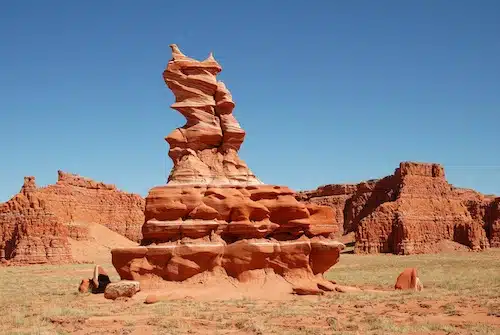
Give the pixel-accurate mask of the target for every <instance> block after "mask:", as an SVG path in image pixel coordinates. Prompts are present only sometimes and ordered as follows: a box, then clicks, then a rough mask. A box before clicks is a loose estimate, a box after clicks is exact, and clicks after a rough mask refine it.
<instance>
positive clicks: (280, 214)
mask: <svg viewBox="0 0 500 335" xmlns="http://www.w3.org/2000/svg"><path fill="white" fill-rule="evenodd" d="M171 47H172V59H171V60H170V62H169V63H168V65H167V69H166V70H165V72H164V73H163V77H164V80H165V83H166V84H167V86H168V87H169V88H170V89H171V90H172V91H173V93H174V95H175V97H176V102H175V103H174V104H173V105H172V108H173V109H176V110H178V111H179V112H180V113H181V114H183V115H184V116H185V117H186V119H187V123H186V125H185V126H183V127H181V128H177V129H176V130H174V132H172V133H171V134H170V135H169V136H167V137H166V140H167V142H168V143H169V144H170V151H169V156H170V158H171V159H172V161H173V163H174V166H173V168H172V172H171V174H170V177H169V180H168V183H167V185H164V186H157V187H154V188H152V189H151V190H150V191H149V194H148V196H147V198H146V206H145V212H144V213H145V221H144V225H143V227H142V234H143V240H142V243H141V246H138V247H135V248H117V249H113V250H112V259H113V265H114V266H115V268H116V270H117V272H118V273H119V275H120V277H121V278H122V279H126V280H136V281H139V282H141V287H148V286H150V285H152V283H154V282H157V281H158V280H159V281H178V282H181V281H185V280H187V279H190V278H194V277H196V276H199V275H203V274H204V273H223V274H224V275H225V276H229V277H231V278H236V279H237V280H238V281H239V282H249V281H252V280H253V279H254V278H256V277H261V276H266V275H267V274H273V275H278V276H281V278H285V279H286V281H287V282H288V283H292V284H291V285H292V286H293V290H295V291H297V292H299V291H300V292H318V291H322V290H323V289H322V288H324V289H327V288H328V287H329V286H330V283H329V282H328V281H326V280H325V279H323V277H322V275H323V273H324V272H325V271H327V270H328V269H329V268H330V267H331V266H333V265H334V264H335V263H337V261H338V258H339V255H340V251H341V250H342V248H343V247H344V246H343V244H342V243H339V242H336V241H334V240H333V239H332V238H331V236H332V235H335V234H336V233H337V231H338V225H336V224H335V220H334V213H333V211H332V209H331V208H330V207H328V206H320V205H316V204H303V203H300V202H299V201H297V199H296V198H295V192H293V191H292V190H290V189H289V188H288V187H285V186H275V185H266V184H263V183H262V182H261V181H260V180H258V179H257V178H256V177H255V175H254V174H253V173H252V172H251V171H250V169H249V168H248V167H247V165H246V164H245V162H244V161H243V160H241V159H240V158H239V157H238V150H239V148H240V146H241V144H242V142H243V139H244V137H245V132H244V131H243V129H242V128H241V127H240V125H239V123H238V122H237V121H236V119H235V118H234V116H233V114H232V111H233V108H234V106H235V104H234V102H233V101H232V98H231V94H230V93H229V91H228V90H227V88H226V86H225V85H224V84H223V83H221V82H218V81H217V79H216V74H217V73H219V72H220V71H221V67H220V65H219V64H218V63H217V61H216V60H215V59H214V58H213V56H212V55H210V56H209V57H208V58H207V59H206V60H204V61H202V62H199V61H196V60H194V59H191V58H189V57H186V56H185V55H183V54H182V53H181V52H180V50H179V49H178V47H177V46H175V45H172V46H171ZM321 287H322V288H321ZM290 292H292V290H291V291H290Z"/></svg>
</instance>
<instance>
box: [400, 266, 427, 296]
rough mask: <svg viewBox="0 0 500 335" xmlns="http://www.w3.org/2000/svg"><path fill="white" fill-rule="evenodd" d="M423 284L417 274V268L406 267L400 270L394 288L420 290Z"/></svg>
mask: <svg viewBox="0 0 500 335" xmlns="http://www.w3.org/2000/svg"><path fill="white" fill-rule="evenodd" d="M423 288H424V286H423V285H422V283H421V282H420V278H418V276H417V269H415V268H407V269H404V270H403V272H401V273H400V274H399V276H398V278H397V279H396V284H395V285H394V289H395V290H415V291H422V290H423Z"/></svg>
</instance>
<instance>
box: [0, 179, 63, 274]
mask: <svg viewBox="0 0 500 335" xmlns="http://www.w3.org/2000/svg"><path fill="white" fill-rule="evenodd" d="M33 186H34V180H33V178H30V177H28V178H25V185H24V187H23V188H22V189H21V192H20V193H19V194H17V195H16V196H15V197H13V198H12V199H11V200H9V201H7V202H5V203H3V204H0V251H2V255H3V256H4V257H5V258H6V259H7V260H8V261H11V262H14V263H21V264H38V263H66V262H70V261H71V260H72V258H71V250H70V247H69V243H68V240H67V237H68V235H69V231H68V228H67V227H66V226H65V225H64V224H63V223H62V222H61V221H60V220H59V218H58V217H57V216H55V215H54V214H53V213H51V212H50V211H49V210H48V209H47V208H46V206H45V203H44V201H43V200H42V199H40V198H38V197H37V196H36V195H35V194H33V193H32V192H31V191H32V187H33Z"/></svg>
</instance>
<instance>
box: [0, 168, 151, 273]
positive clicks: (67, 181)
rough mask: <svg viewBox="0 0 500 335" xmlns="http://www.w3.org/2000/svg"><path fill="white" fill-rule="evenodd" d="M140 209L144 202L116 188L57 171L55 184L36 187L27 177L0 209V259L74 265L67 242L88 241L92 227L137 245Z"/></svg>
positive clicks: (142, 215) (19, 262)
mask: <svg viewBox="0 0 500 335" xmlns="http://www.w3.org/2000/svg"><path fill="white" fill-rule="evenodd" d="M143 210H144V199H142V198H141V197H140V196H139V195H136V194H130V193H125V192H121V191H119V190H118V189H117V188H116V187H115V186H114V185H109V184H105V183H102V182H97V181H94V180H92V179H89V178H84V177H80V176H78V175H75V174H71V173H66V172H63V171H58V179H57V182H56V183H55V184H54V185H48V186H45V187H38V186H37V185H36V181H35V177H33V176H28V177H25V178H24V183H23V186H22V187H21V190H20V192H19V193H18V194H17V195H15V196H14V197H13V198H12V199H10V200H9V201H7V202H5V203H2V204H0V256H3V257H2V258H3V259H4V260H5V261H9V262H11V263H14V264H38V263H67V262H73V261H74V259H73V255H72V249H71V245H70V243H69V239H72V240H78V241H82V240H90V239H91V236H90V235H89V225H91V224H99V225H103V226H105V227H108V228H109V229H110V230H112V231H115V232H117V233H119V234H121V235H123V236H126V237H127V238H129V239H131V240H135V241H137V242H138V241H140V240H141V238H142V234H141V225H142V223H143V221H144V213H143ZM88 261H93V260H92V259H89V260H88Z"/></svg>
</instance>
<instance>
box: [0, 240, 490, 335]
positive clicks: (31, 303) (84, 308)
mask: <svg viewBox="0 0 500 335" xmlns="http://www.w3.org/2000/svg"><path fill="white" fill-rule="evenodd" d="M104 266H105V268H106V269H107V270H108V271H109V272H110V273H111V277H112V280H118V277H117V275H116V272H115V271H114V270H113V268H112V266H111V265H109V264H104ZM405 267H417V268H418V269H419V276H420V278H421V279H422V281H423V283H424V286H425V289H424V291H423V292H395V291H392V289H391V288H392V286H393V285H394V281H395V278H396V277H397V275H398V274H399V272H400V271H401V270H402V269H403V268H405ZM91 273H92V265H90V264H79V265H60V266H30V267H4V268H0V309H1V310H3V311H5V312H4V313H1V314H0V333H1V334H500V250H490V251H488V252H482V253H472V252H467V253H446V254H439V255H417V256H390V255H370V256H359V255H350V254H343V255H342V256H341V259H340V262H339V263H338V264H337V265H336V266H334V267H333V268H332V269H331V270H330V272H329V273H328V274H327V277H328V278H329V279H331V280H335V281H336V282H338V283H340V284H342V285H347V286H353V287H357V288H360V289H362V290H357V291H355V292H348V293H340V292H328V293H326V294H324V295H321V296H297V295H293V294H289V293H286V292H285V291H286V290H285V291H281V292H280V289H279V287H280V286H279V285H277V283H276V282H274V283H273V282H272V280H271V282H269V281H258V280H257V281H255V282H253V283H250V285H249V286H247V287H244V286H239V287H235V286H234V285H233V284H234V282H231V280H226V281H225V282H224V281H221V279H220V278H217V276H214V277H213V278H202V280H200V281H199V282H198V283H196V282H195V281H193V282H191V283H190V286H189V285H187V286H182V285H179V284H175V283H171V284H169V287H168V288H166V289H163V291H162V292H161V294H162V298H163V300H162V301H160V302H158V303H156V304H152V305H147V304H144V299H145V297H146V296H147V295H148V294H149V293H152V292H154V290H153V291H150V292H147V291H144V290H143V291H141V292H139V293H138V294H137V295H136V296H134V297H133V298H131V299H122V300H117V301H110V300H106V299H104V297H103V296H102V295H91V294H83V295H82V294H78V293H77V292H76V289H77V286H78V283H79V280H80V279H81V278H85V277H88V276H90V275H91ZM267 279H269V278H267ZM267 279H266V280H267ZM211 280H212V282H211ZM212 284H214V285H212ZM236 286H238V285H236ZM282 287H286V285H283V286H282ZM368 289H373V290H375V291H377V292H373V291H369V290H368ZM380 291H383V292H380ZM256 292H260V293H259V294H256ZM156 293H158V292H157V291H156Z"/></svg>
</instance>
